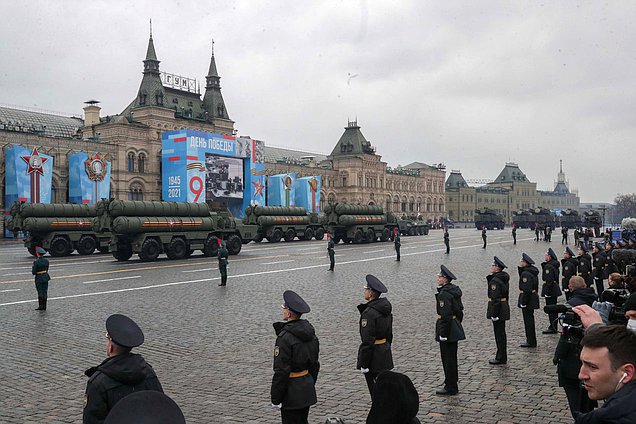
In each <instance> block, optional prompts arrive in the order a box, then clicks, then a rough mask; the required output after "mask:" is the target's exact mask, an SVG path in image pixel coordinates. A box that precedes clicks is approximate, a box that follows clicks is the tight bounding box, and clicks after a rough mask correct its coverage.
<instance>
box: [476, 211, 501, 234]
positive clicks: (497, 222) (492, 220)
mask: <svg viewBox="0 0 636 424" xmlns="http://www.w3.org/2000/svg"><path fill="white" fill-rule="evenodd" d="M505 226H506V223H505V221H504V217H503V215H502V214H500V213H497V212H496V211H495V210H493V209H490V208H484V209H475V227H476V228H477V229H479V230H481V229H482V228H483V227H486V228H487V229H489V230H493V229H495V228H496V229H498V230H503V228H504V227H505Z"/></svg>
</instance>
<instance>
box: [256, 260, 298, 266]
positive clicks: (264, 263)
mask: <svg viewBox="0 0 636 424" xmlns="http://www.w3.org/2000/svg"><path fill="white" fill-rule="evenodd" d="M289 262H295V261H294V260H293V259H290V260H288V261H276V262H261V263H260V265H274V264H286V263H289Z"/></svg>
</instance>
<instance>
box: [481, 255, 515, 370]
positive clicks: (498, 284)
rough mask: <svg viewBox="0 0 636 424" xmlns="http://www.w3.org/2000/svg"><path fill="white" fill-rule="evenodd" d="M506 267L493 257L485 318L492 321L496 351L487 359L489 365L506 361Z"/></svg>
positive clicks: (507, 284) (508, 281) (507, 293)
mask: <svg viewBox="0 0 636 424" xmlns="http://www.w3.org/2000/svg"><path fill="white" fill-rule="evenodd" d="M506 268H507V266H506V264H505V263H503V261H502V260H501V259H499V258H498V257H496V256H495V257H494V258H493V262H492V265H491V266H490V275H488V276H486V281H487V282H488V311H487V312H486V318H488V319H490V320H491V321H492V327H493V331H494V333H495V343H496V344H497V353H496V355H495V359H491V360H489V361H488V363H489V364H491V365H501V364H505V363H507V362H508V339H507V336H506V321H508V320H509V319H510V306H509V304H508V296H509V293H510V275H509V274H508V273H507V272H506V271H504V270H505V269H506Z"/></svg>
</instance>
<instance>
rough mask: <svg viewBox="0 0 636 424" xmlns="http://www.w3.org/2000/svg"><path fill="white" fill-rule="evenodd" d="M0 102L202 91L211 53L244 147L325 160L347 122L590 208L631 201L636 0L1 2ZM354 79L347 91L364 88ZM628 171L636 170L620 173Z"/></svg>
mask: <svg viewBox="0 0 636 424" xmlns="http://www.w3.org/2000/svg"><path fill="white" fill-rule="evenodd" d="M0 6H1V9H2V15H3V24H2V25H1V26H0V103H3V104H13V105H20V106H27V107H36V108H41V109H48V110H54V111H62V112H70V113H74V114H77V115H79V114H80V113H81V108H82V106H83V102H84V101H85V100H88V99H92V98H95V99H98V100H100V101H101V102H102V107H103V110H102V111H103V114H117V113H120V112H121V111H122V110H123V109H124V108H125V107H126V106H127V105H128V103H129V102H130V101H131V100H132V99H133V98H134V97H135V96H136V93H137V89H138V87H139V83H140V81H141V72H142V70H143V64H142V62H141V61H142V60H143V59H144V56H145V53H146V47H147V43H148V20H149V19H150V18H152V22H153V39H154V42H155V48H156V51H157V56H158V59H159V60H160V61H161V64H160V68H161V70H162V71H166V72H171V73H175V74H180V75H183V76H188V77H192V78H197V79H198V80H199V81H200V82H201V83H202V85H203V84H205V78H204V77H205V75H206V73H207V69H208V65H209V58H210V52H211V40H212V38H214V40H215V56H216V62H217V67H218V71H219V74H220V76H221V86H222V90H223V97H224V99H225V103H226V105H227V110H228V112H229V114H230V117H231V118H232V119H233V120H235V121H236V128H237V129H238V131H239V134H240V135H249V136H251V137H253V138H257V139H260V140H264V141H265V142H266V143H267V144H270V145H275V146H281V147H289V148H298V149H307V150H310V151H314V152H319V153H330V152H331V150H332V149H333V146H334V145H335V143H336V142H337V141H338V139H339V137H340V135H341V134H342V132H343V127H344V126H345V125H346V123H347V119H353V118H355V117H357V119H358V123H359V125H360V126H361V127H362V132H363V134H364V135H365V137H366V138H367V139H368V140H370V141H371V143H372V144H373V145H374V146H376V148H377V153H378V154H380V155H382V157H383V160H385V161H387V162H388V163H389V165H390V166H394V167H395V166H397V165H398V164H401V165H405V164H407V163H410V162H412V161H420V162H425V163H429V164H436V163H439V162H443V163H445V164H446V166H447V170H448V171H450V170H451V169H459V170H461V171H462V173H463V175H464V177H465V178H466V179H477V178H488V179H494V178H495V177H496V176H497V174H498V173H499V172H500V170H501V169H502V168H503V166H504V165H505V163H506V162H507V161H514V162H517V163H518V164H519V166H520V168H521V169H522V170H523V171H524V172H525V173H526V175H527V176H528V178H529V179H530V180H532V181H536V182H537V183H538V188H539V189H544V190H546V189H550V190H551V189H552V188H553V187H554V180H555V179H556V174H557V172H558V167H559V159H563V161H564V171H565V172H566V176H567V178H568V180H569V181H570V187H571V188H578V189H579V194H580V197H581V200H582V201H583V202H592V201H612V200H613V199H614V197H615V196H616V194H617V193H631V192H634V191H636V187H635V186H634V181H635V180H636V178H635V177H636V166H634V165H633V164H634V161H635V156H636V155H634V147H632V143H633V142H634V140H635V139H636V137H635V136H636V119H635V118H636V116H635V111H636V93H635V91H636V47H635V44H636V26H635V25H634V24H633V18H634V16H636V2H631V1H611V2H600V1H585V2H583V1H581V2H574V1H559V2H548V1H546V2H525V1H514V2H512V1H501V2H499V1H420V0H412V1H406V0H405V1H397V0H396V1H391V2H387V1H381V0H380V1H361V0H357V1H353V0H352V1H333V0H323V1H304V0H296V1H291V0H290V1H255V0H254V1H216V0H215V1H199V2H191V1H158V0H154V1H150V0H148V1H134V2H132V1H131V2H124V1H62V0H60V1H33V0H29V1H10V0H0ZM356 74H357V76H356V77H354V78H351V79H349V77H350V76H351V75H356ZM623 164H624V165H623Z"/></svg>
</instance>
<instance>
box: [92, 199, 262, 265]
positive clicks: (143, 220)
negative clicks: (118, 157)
mask: <svg viewBox="0 0 636 424" xmlns="http://www.w3.org/2000/svg"><path fill="white" fill-rule="evenodd" d="M237 221H238V220H236V219H234V217H233V216H232V215H231V214H230V212H229V211H228V210H227V209H226V208H222V207H216V206H215V205H214V204H212V205H208V204H206V203H186V202H162V201H133V200H103V201H101V202H100V203H99V204H98V206H97V218H96V220H95V231H96V232H97V233H98V234H99V233H102V232H110V233H112V238H111V240H110V250H111V252H112V253H113V256H114V257H115V259H117V260H120V261H126V260H128V259H130V257H131V256H132V255H133V253H137V254H138V255H139V258H140V259H141V260H142V261H154V260H155V259H157V257H158V256H159V255H160V254H161V253H165V254H166V255H167V256H168V258H170V259H182V258H186V257H188V256H190V255H191V254H192V253H193V252H194V251H195V250H201V251H202V252H203V255H204V256H216V254H217V252H218V242H219V240H224V241H225V243H226V246H227V250H228V252H229V253H230V255H236V254H238V253H239V252H240V251H241V246H242V244H243V243H247V242H249V241H251V240H252V239H253V238H254V236H255V235H256V226H252V225H244V224H242V223H241V222H240V221H238V222H237Z"/></svg>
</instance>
